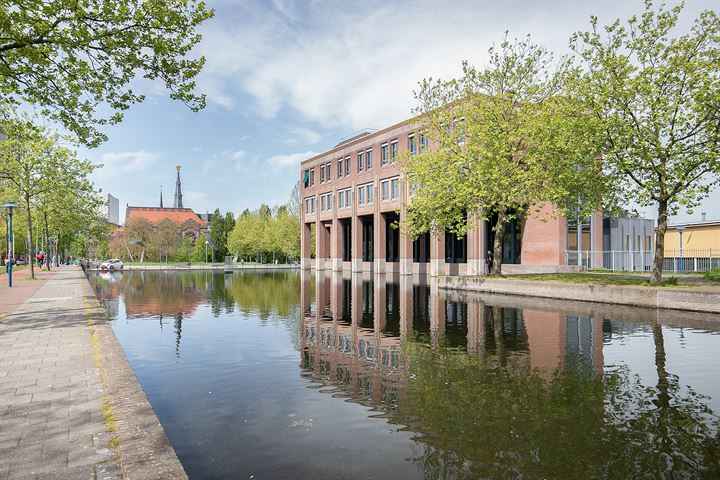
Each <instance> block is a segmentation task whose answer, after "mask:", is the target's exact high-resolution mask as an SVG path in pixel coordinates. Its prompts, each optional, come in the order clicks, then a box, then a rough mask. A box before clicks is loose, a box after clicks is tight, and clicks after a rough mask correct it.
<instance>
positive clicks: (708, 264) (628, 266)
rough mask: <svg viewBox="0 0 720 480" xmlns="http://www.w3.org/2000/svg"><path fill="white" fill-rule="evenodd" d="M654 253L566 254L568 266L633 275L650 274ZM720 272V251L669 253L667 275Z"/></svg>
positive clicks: (589, 252) (664, 266)
mask: <svg viewBox="0 0 720 480" xmlns="http://www.w3.org/2000/svg"><path fill="white" fill-rule="evenodd" d="M653 257H654V252H644V251H640V252H623V251H619V250H612V251H608V250H604V251H603V250H597V251H590V250H585V251H580V252H577V251H566V252H565V260H566V262H567V264H568V265H581V266H584V267H587V268H592V269H601V270H610V271H613V272H617V271H631V272H649V271H650V270H651V269H652V263H653ZM716 268H720V250H712V249H709V248H708V249H690V250H687V249H683V251H682V256H681V255H680V251H679V250H666V253H665V261H664V263H663V271H666V272H676V273H680V272H682V273H692V272H706V271H708V270H713V269H716Z"/></svg>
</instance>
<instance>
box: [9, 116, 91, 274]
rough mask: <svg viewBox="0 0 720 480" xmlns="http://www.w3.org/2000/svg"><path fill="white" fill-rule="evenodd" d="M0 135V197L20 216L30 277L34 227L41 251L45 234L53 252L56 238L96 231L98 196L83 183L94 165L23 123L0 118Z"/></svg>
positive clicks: (43, 131) (59, 140) (88, 183)
mask: <svg viewBox="0 0 720 480" xmlns="http://www.w3.org/2000/svg"><path fill="white" fill-rule="evenodd" d="M2 129H3V130H4V131H5V132H6V134H7V136H8V139H7V140H6V141H4V142H2V143H0V175H2V177H3V178H4V180H5V182H4V183H3V190H4V191H3V196H4V197H5V198H6V199H8V200H12V201H14V202H16V203H17V204H18V205H19V206H20V207H21V208H22V210H21V211H22V212H23V213H24V217H25V218H24V220H25V221H24V226H25V229H26V239H25V241H26V246H27V248H26V251H27V253H28V257H29V261H30V262H29V263H30V269H31V275H32V276H33V277H34V268H33V264H34V253H33V252H32V247H33V243H34V242H33V238H34V237H33V235H34V234H35V229H34V228H33V226H34V225H36V223H35V222H40V224H41V225H42V227H43V233H44V242H43V243H45V245H47V246H50V245H51V242H50V238H49V237H50V233H51V232H52V233H53V234H54V241H53V243H54V244H55V247H56V248H55V251H56V252H57V251H58V249H57V247H58V244H59V240H60V239H61V238H63V237H65V238H66V240H67V237H68V236H78V235H79V234H81V233H83V232H88V231H90V230H92V229H93V228H95V227H97V226H98V211H97V207H98V205H99V200H98V194H97V192H96V191H95V189H94V187H93V184H92V182H91V181H90V180H89V175H90V173H91V172H92V171H93V169H94V168H95V165H93V164H92V163H90V162H89V161H86V160H80V159H78V158H77V154H76V152H75V151H74V150H71V149H70V148H68V147H67V146H65V145H64V143H65V140H64V139H62V138H61V137H59V136H58V135H57V134H53V133H52V132H49V131H48V130H46V129H45V128H41V127H37V126H35V125H33V124H32V123H31V122H30V121H29V120H27V119H24V118H7V117H6V118H5V120H4V121H3V124H2ZM71 241H72V240H68V241H67V242H66V243H68V244H69V243H70V242H71Z"/></svg>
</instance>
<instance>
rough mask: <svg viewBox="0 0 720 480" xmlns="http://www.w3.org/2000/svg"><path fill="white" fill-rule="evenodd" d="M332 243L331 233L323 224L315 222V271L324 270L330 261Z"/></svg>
mask: <svg viewBox="0 0 720 480" xmlns="http://www.w3.org/2000/svg"><path fill="white" fill-rule="evenodd" d="M329 243H330V232H328V229H327V228H325V225H323V223H322V222H320V221H317V222H315V260H316V264H315V269H316V270H324V269H325V268H326V267H325V262H326V260H327V259H328V247H329Z"/></svg>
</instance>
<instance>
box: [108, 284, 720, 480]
mask: <svg viewBox="0 0 720 480" xmlns="http://www.w3.org/2000/svg"><path fill="white" fill-rule="evenodd" d="M95 285H96V288H97V291H98V295H99V296H100V298H101V299H107V300H110V299H113V298H117V299H121V300H122V301H124V302H125V309H126V313H127V316H128V317H133V316H137V317H151V318H152V317H158V318H160V319H161V321H162V319H163V318H164V319H166V320H169V319H173V320H174V324H173V327H174V330H175V333H176V345H175V347H176V350H175V354H176V355H178V356H180V355H182V354H183V351H182V349H181V345H180V341H181V334H182V333H183V328H184V327H185V332H184V333H186V334H187V333H188V332H191V331H192V329H190V328H187V327H188V326H189V325H191V323H190V322H193V321H198V319H199V318H206V319H207V317H202V316H193V313H194V311H195V310H196V309H198V308H209V309H210V312H212V315H214V316H228V315H233V316H235V317H238V318H241V319H245V318H248V317H253V318H257V319H258V321H259V322H260V324H261V325H266V324H267V323H273V324H284V325H285V326H286V328H287V329H288V331H289V332H290V335H291V340H292V342H293V344H294V345H295V347H296V348H297V349H298V350H300V351H301V368H302V373H301V374H302V376H303V377H304V378H306V379H308V381H310V382H312V384H313V387H317V385H323V386H325V387H326V388H319V389H317V391H318V392H319V393H318V394H323V393H324V392H328V393H331V394H332V395H333V396H335V397H341V398H345V399H348V400H350V401H352V402H357V403H361V404H363V405H366V406H368V407H370V408H371V409H372V410H373V411H374V413H372V414H371V416H374V417H377V416H382V417H384V418H385V419H386V420H387V421H388V422H390V423H392V424H394V425H396V426H397V428H398V429H400V430H403V431H405V432H411V434H412V435H413V439H414V441H415V442H416V445H417V448H416V449H414V450H413V451H412V452H409V453H408V460H410V461H412V462H414V463H415V464H416V465H417V467H418V469H419V473H420V474H421V475H422V476H424V477H425V478H433V479H435V478H439V479H444V478H468V479H470V478H483V477H484V478H597V477H601V478H657V477H672V478H685V477H691V478H698V477H705V478H720V437H719V435H720V434H719V433H718V432H719V431H720V419H719V417H718V414H717V412H713V411H712V410H711V408H710V406H709V405H710V401H709V399H708V398H707V397H704V396H703V395H700V394H698V393H696V392H694V391H693V390H692V389H690V388H689V387H688V386H687V385H685V383H683V382H682V381H681V380H682V379H680V378H678V376H677V375H674V374H673V373H672V372H668V362H667V354H666V350H665V348H666V345H665V340H664V338H663V333H664V332H663V328H665V329H666V331H667V328H668V327H663V326H662V325H661V324H660V323H658V322H657V320H655V321H654V322H653V321H650V320H648V319H647V318H645V317H643V319H640V318H639V317H637V318H636V317H635V316H634V315H635V313H628V314H627V316H626V317H614V316H613V315H612V314H607V315H606V314H605V313H603V314H597V313H593V314H587V315H585V316H578V314H577V313H571V311H574V310H572V309H570V308H569V307H568V309H567V310H564V309H563V308H558V309H555V310H553V309H546V310H535V309H534V306H532V304H531V306H530V307H528V306H522V308H511V307H516V306H518V302H519V300H518V299H507V298H506V299H505V300H503V299H499V300H498V298H497V297H495V298H485V297H481V298H479V299H477V298H476V299H462V298H457V297H455V296H453V295H450V294H448V293H444V292H442V291H437V290H436V289H434V288H431V286H430V285H428V284H426V283H416V282H413V281H412V279H410V280H408V279H407V278H405V279H403V278H401V279H400V283H393V282H391V281H385V280H384V279H383V277H381V276H377V277H375V278H374V279H367V278H365V279H363V278H356V277H355V276H353V277H352V278H343V277H342V276H340V277H339V278H335V276H334V277H333V279H332V281H330V279H329V278H328V276H318V277H317V279H316V277H315V276H309V275H308V276H305V275H303V276H301V275H298V274H296V273H290V272H272V273H270V272H266V273H254V272H253V273H248V274H240V273H236V274H233V275H223V274H213V273H210V272H183V273H177V274H173V273H168V274H166V273H163V272H160V273H153V274H149V275H144V274H143V272H126V273H125V274H123V287H122V292H119V291H113V290H114V289H115V288H116V284H115V283H112V282H106V283H102V282H96V283H95ZM123 297H124V298H123ZM313 297H314V298H313ZM484 302H486V303H484ZM111 304H112V302H107V305H111ZM606 309H607V307H603V308H602V309H599V310H598V311H601V312H605V311H606ZM609 318H621V320H610V319H609ZM653 318H656V316H655V317H653ZM623 328H627V329H630V330H632V331H634V332H641V333H647V334H648V335H651V336H652V339H653V340H654V354H655V355H654V365H655V372H656V375H657V379H654V378H653V379H652V381H650V382H648V381H647V379H645V378H641V377H640V376H639V375H638V373H637V371H636V370H633V367H634V365H633V364H632V363H629V364H625V363H623V362H619V364H618V365H605V362H604V361H603V353H604V352H603V349H604V345H603V342H604V341H605V342H606V344H607V343H608V342H611V341H612V340H613V339H612V335H614V334H615V330H618V329H623ZM605 335H609V336H605ZM622 348H632V347H630V346H623V347H622ZM684 352H686V351H684ZM633 353H634V354H637V352H635V351H633ZM648 360H650V359H648ZM715 360H716V361H717V355H716V356H715ZM320 392H322V393H320Z"/></svg>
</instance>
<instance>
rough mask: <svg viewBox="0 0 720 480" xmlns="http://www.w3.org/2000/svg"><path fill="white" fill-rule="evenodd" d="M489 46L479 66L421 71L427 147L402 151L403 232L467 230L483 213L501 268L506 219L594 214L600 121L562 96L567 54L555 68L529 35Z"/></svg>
mask: <svg viewBox="0 0 720 480" xmlns="http://www.w3.org/2000/svg"><path fill="white" fill-rule="evenodd" d="M489 53H490V61H489V64H488V65H487V67H485V68H484V69H482V70H477V69H475V68H473V67H471V66H469V65H468V64H467V63H464V64H463V75H462V77H460V78H459V79H454V80H450V81H434V80H432V79H427V80H424V81H423V82H421V84H420V89H419V91H417V92H416V93H415V97H416V99H417V101H418V104H419V105H418V107H417V108H416V110H415V113H416V114H417V115H418V117H417V118H416V119H414V120H413V122H415V123H416V124H417V127H418V129H419V130H420V135H418V136H423V135H424V136H427V137H429V139H430V140H431V142H432V145H431V147H430V148H425V149H423V148H422V145H419V147H418V150H419V153H418V154H412V153H408V154H406V155H404V156H403V158H402V162H401V168H402V170H403V172H404V174H405V176H406V178H407V180H408V181H409V182H410V185H411V191H412V197H411V199H410V202H409V204H408V209H407V216H406V219H405V220H404V221H403V226H404V228H403V230H404V231H405V232H406V233H407V234H409V235H410V236H417V235H419V234H420V233H423V232H426V231H433V232H434V233H442V232H445V231H447V232H453V233H456V234H458V235H459V236H464V235H465V233H466V232H467V229H468V228H471V227H475V226H477V225H478V224H479V221H480V220H481V219H484V220H489V221H491V222H492V225H491V226H492V228H493V231H494V242H493V246H492V249H493V256H494V259H495V261H494V262H493V266H492V271H491V273H492V274H500V272H501V259H502V245H503V238H504V235H505V231H506V228H507V226H508V225H509V224H510V222H511V220H513V219H521V218H523V217H525V216H526V215H527V214H528V213H531V212H532V213H534V214H537V215H546V214H549V215H557V214H564V213H566V212H567V211H568V209H569V208H570V207H571V206H572V207H573V208H574V209H577V210H578V211H579V212H587V213H589V212H592V211H594V210H595V209H596V208H597V207H598V200H597V199H598V195H599V193H600V192H601V187H602V185H603V181H602V177H601V176H600V175H599V172H600V162H599V160H598V159H599V154H600V150H599V146H600V141H599V140H598V138H597V137H598V135H597V123H598V122H596V121H593V120H594V119H593V118H592V117H591V116H590V115H588V114H587V113H586V112H585V111H584V109H583V108H582V106H581V105H579V104H578V102H577V101H575V100H574V99H573V98H572V97H569V96H568V95H567V92H566V91H565V84H566V80H567V78H568V73H569V69H568V64H567V62H566V61H561V62H560V63H559V67H558V68H557V69H556V70H553V69H552V65H553V63H554V61H553V57H552V55H551V54H549V53H548V52H547V51H546V50H545V49H544V48H543V47H540V46H537V45H535V44H533V43H531V42H530V40H529V38H527V39H524V40H515V41H514V42H511V41H509V40H508V39H507V38H506V39H505V40H504V41H503V42H502V43H501V44H500V46H499V48H496V47H495V46H493V47H492V48H491V49H490V51H489ZM418 136H416V138H417V137H418ZM578 192H583V195H582V196H579V195H578ZM548 203H550V204H552V205H554V210H553V211H552V212H549V213H546V211H545V210H541V209H542V207H543V206H544V205H546V204H548Z"/></svg>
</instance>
